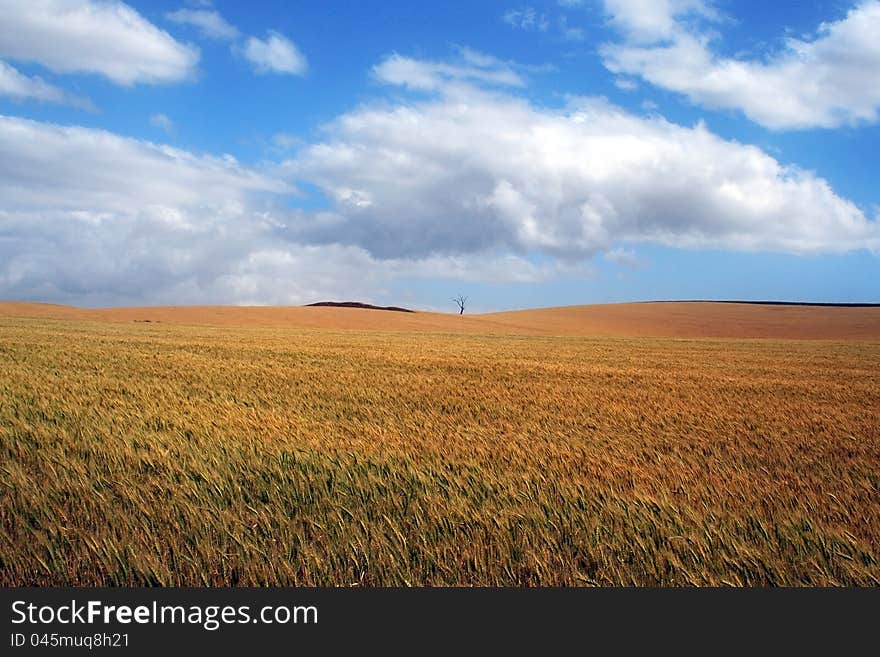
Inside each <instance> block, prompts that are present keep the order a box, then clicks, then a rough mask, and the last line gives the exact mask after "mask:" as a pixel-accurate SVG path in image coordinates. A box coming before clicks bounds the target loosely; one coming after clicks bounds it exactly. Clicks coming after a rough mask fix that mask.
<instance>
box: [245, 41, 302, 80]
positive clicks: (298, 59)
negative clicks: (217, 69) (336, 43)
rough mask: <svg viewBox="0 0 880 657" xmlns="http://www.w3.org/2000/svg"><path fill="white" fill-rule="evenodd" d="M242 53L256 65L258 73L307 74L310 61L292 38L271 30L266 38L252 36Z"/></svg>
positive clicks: (255, 68)
mask: <svg viewBox="0 0 880 657" xmlns="http://www.w3.org/2000/svg"><path fill="white" fill-rule="evenodd" d="M241 53H242V55H243V56H244V58H245V59H247V60H248V61H249V62H250V63H251V64H253V66H254V70H255V71H256V72H257V73H288V74H291V75H305V73H306V71H307V70H308V67H309V66H308V62H307V61H306V58H305V55H303V54H302V53H301V52H300V51H299V49H298V48H297V47H296V44H294V43H293V42H292V41H291V40H290V39H288V38H287V37H285V36H284V35H282V34H279V33H278V32H274V31H271V30H270V31H269V34H268V35H267V36H266V39H258V38H257V37H250V38H248V40H247V41H246V42H245V43H244V46H242V48H241Z"/></svg>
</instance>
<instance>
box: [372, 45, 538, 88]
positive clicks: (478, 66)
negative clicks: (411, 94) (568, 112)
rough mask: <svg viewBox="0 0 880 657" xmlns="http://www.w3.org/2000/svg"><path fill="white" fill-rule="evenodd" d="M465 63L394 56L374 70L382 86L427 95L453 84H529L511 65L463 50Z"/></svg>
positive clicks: (517, 85)
mask: <svg viewBox="0 0 880 657" xmlns="http://www.w3.org/2000/svg"><path fill="white" fill-rule="evenodd" d="M461 60H462V61H461V63H458V64H448V63H445V62H431V61H425V60H419V59H413V58H411V57H403V56H401V55H398V54H394V55H391V56H390V57H386V58H385V59H384V60H382V61H381V62H380V63H379V64H377V65H376V66H374V67H373V75H374V76H375V77H376V79H378V80H379V81H380V82H385V83H388V84H394V85H401V86H406V87H409V88H411V89H419V90H423V91H436V90H438V89H440V88H442V87H447V86H448V85H449V84H450V83H453V82H479V83H482V84H490V85H502V86H513V87H522V86H525V80H523V78H522V77H521V76H520V75H519V74H518V73H517V72H516V71H514V70H513V68H512V67H511V66H510V65H508V64H506V63H504V62H501V61H500V60H498V59H496V58H494V57H490V56H487V55H484V54H482V53H479V52H477V51H475V50H470V49H462V50H461Z"/></svg>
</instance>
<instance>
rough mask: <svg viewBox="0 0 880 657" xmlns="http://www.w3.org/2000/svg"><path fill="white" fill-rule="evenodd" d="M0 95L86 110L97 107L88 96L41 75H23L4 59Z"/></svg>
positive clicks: (1, 69)
mask: <svg viewBox="0 0 880 657" xmlns="http://www.w3.org/2000/svg"><path fill="white" fill-rule="evenodd" d="M0 96H6V97H7V98H12V99H13V100H37V101H42V102H46V103H57V104H59V105H69V106H71V107H78V108H79V109H85V110H94V109H95V106H94V105H93V104H92V102H91V101H90V100H89V99H88V98H83V97H82V96H76V95H73V94H69V93H67V92H66V91H64V90H63V89H61V88H59V87H56V86H55V85H52V84H49V83H48V82H44V81H43V79H42V78H40V77H39V76H34V77H28V76H26V75H23V74H21V73H19V72H18V71H17V70H16V69H15V68H14V67H12V66H10V65H9V64H7V63H6V62H3V61H0Z"/></svg>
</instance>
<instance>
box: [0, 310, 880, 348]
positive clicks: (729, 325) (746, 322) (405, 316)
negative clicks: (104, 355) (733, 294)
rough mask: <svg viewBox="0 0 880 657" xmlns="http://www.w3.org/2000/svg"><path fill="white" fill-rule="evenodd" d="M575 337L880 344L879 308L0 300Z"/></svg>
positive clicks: (68, 314) (94, 316) (102, 316)
mask: <svg viewBox="0 0 880 657" xmlns="http://www.w3.org/2000/svg"><path fill="white" fill-rule="evenodd" d="M2 316H16V317H35V318H44V319H59V320H62V319H70V320H89V321H111V322H146V321H149V322H159V323H169V324H191V325H203V326H237V327H244V328H294V329H328V330H359V331H400V332H428V333H463V334H476V335H479V334H496V335H497V334H505V335H548V336H550V335H559V336H576V337H592V336H596V337H603V336H604V337H619V338H637V337H656V338H736V339H740V338H745V339H750V338H765V339H773V340H787V339H796V340H871V341H880V307H876V306H875V307H838V306H812V305H810V306H805V305H779V304H767V303H763V304H755V303H717V302H694V301H680V302H662V303H657V302H644V303H618V304H605V305H592V306H566V307H559V308H539V309H534V310H515V311H508V312H500V313H487V314H480V315H478V314H468V313H465V314H464V315H458V314H452V313H433V312H375V311H374V310H372V309H364V308H362V307H350V306H348V307H338V306H337V307H334V306H326V305H323V306H274V307H273V306H162V307H151V308H101V309H82V308H74V307H71V306H55V305H49V304H36V303H22V302H5V303H4V302H0V317H2Z"/></svg>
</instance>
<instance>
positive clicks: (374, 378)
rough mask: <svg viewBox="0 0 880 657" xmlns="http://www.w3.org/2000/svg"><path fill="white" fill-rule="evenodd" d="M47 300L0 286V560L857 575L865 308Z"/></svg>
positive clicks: (441, 572)
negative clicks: (26, 299)
mask: <svg viewBox="0 0 880 657" xmlns="http://www.w3.org/2000/svg"><path fill="white" fill-rule="evenodd" d="M315 310H321V311H333V310H341V309H315ZM673 310H675V309H673ZM53 312H54V315H55V316H53V313H52V312H49V313H44V314H43V316H34V314H35V313H34V312H33V311H27V312H13V311H8V312H7V313H5V314H3V313H0V524H2V532H0V584H2V585H4V586H23V585H195V586H200V585H209V586H210V585H322V586H324V585H327V586H377V585H390V586H398V585H402V586H406V585H414V586H419V585H478V586H482V585H512V586H539V585H540V586H557V585H576V586H578V585H663V586H666V585H732V586H754V585H832V586H837V585H867V586H876V585H878V584H880V564H878V558H880V417H878V409H880V340H878V339H876V338H874V339H871V337H870V336H871V333H870V331H871V330H875V329H876V326H877V323H876V317H877V315H876V314H864V313H863V314H862V315H860V316H859V317H860V319H858V318H857V319H856V320H852V321H851V323H852V322H855V324H856V325H857V326H860V327H862V328H861V329H859V330H861V331H862V333H858V332H857V337H860V339H843V338H841V337H840V336H835V335H831V337H832V338H834V339H830V340H820V341H809V340H788V339H786V340H783V339H777V338H774V339H743V338H736V339H734V338H723V339H722V338H706V337H702V338H693V337H689V338H688V339H682V338H681V337H678V338H671V337H666V338H664V337H621V336H620V335H616V336H607V335H606V336H601V335H600V336H593V337H588V336H583V335H541V334H539V329H540V322H539V321H538V320H535V319H534V318H533V319H531V320H529V319H528V317H526V318H525V320H524V319H523V317H520V318H519V319H517V320H516V321H518V322H520V324H522V322H523V321H526V320H527V321H526V323H528V321H531V322H532V324H531V325H532V326H533V327H534V326H538V328H537V329H534V330H533V331H531V332H529V331H526V330H525V329H523V331H522V332H521V333H520V334H516V330H517V329H516V326H517V324H516V322H515V321H513V320H512V319H510V318H509V317H508V318H507V319H504V318H501V319H498V318H497V317H496V318H495V319H493V317H492V316H480V317H474V318H472V320H471V321H473V322H475V323H477V324H479V322H480V321H483V322H490V323H491V322H495V323H496V326H497V324H498V322H501V323H502V324H504V322H506V324H504V325H505V326H507V327H508V329H509V330H495V331H490V330H486V331H483V332H479V331H477V329H479V328H480V327H479V326H478V327H477V329H471V330H470V331H466V330H463V329H462V330H460V331H457V332H453V331H451V330H438V327H437V325H436V323H434V324H432V323H431V322H428V321H427V320H421V319H416V320H413V319H412V317H402V318H394V317H390V316H391V315H393V314H392V313H387V314H385V315H382V317H381V318H380V320H381V321H382V322H394V321H410V322H412V321H425V322H426V326H423V327H421V328H420V329H419V330H413V329H412V326H409V327H407V326H403V327H400V326H398V327H396V330H382V329H381V327H379V328H377V327H373V328H371V329H370V330H335V329H334V328H332V323H331V324H330V325H329V326H323V327H321V328H315V327H311V328H310V327H291V326H265V325H262V326H261V325H260V323H259V322H254V323H253V324H252V325H251V326H231V325H219V324H222V323H218V322H214V323H213V324H215V325H210V324H212V322H203V323H201V325H188V324H187V323H186V322H178V323H169V322H168V321H164V320H159V321H158V323H157V320H156V319H155V317H154V319H153V320H152V321H151V322H149V323H147V322H145V321H132V318H131V317H132V316H128V317H120V316H119V315H117V316H115V317H110V318H106V317H105V318H103V319H102V318H100V317H96V316H94V315H92V316H88V315H76V313H72V314H71V315H69V316H67V317H58V313H59V312H61V311H58V310H56V311H53ZM84 312H85V311H84ZM352 312H354V313H358V312H359V313H373V317H376V316H377V315H376V312H377V311H357V310H355V311H352ZM557 312H563V313H564V312H569V313H570V312H571V311H570V310H569V311H565V310H559V311H557ZM639 312H644V311H639ZM676 312H682V310H681V308H679V309H678V310H676ZM723 312H728V309H723ZM749 312H751V310H749ZM138 313H140V315H138ZM138 313H135V317H138V316H139V317H141V318H143V312H142V311H138ZM323 314H325V315H326V314H327V313H326V312H325V313H323ZM820 314H821V313H820ZM22 315H30V316H22ZM313 316H314V315H313ZM328 316H332V314H331V315H328ZM337 316H338V317H342V318H345V317H350V316H352V315H351V313H341V314H339V315H337ZM413 317H418V315H414V316H413ZM865 317H867V319H865ZM166 319H167V317H166ZM545 319H546V318H545ZM108 320H113V321H108ZM380 320H376V321H380ZM363 321H367V320H363ZM370 321H373V320H370ZM432 321H434V320H432ZM436 321H440V320H436ZM443 321H446V320H443ZM450 321H451V320H450ZM547 321H550V320H547ZM689 321H690V322H691V323H690V324H689V325H693V324H694V321H695V320H694V318H693V313H691V320H689ZM774 321H775V320H774ZM780 321H781V322H782V324H780V323H779V322H780ZM786 321H787V320H786ZM822 321H825V320H822ZM847 321H850V320H847ZM697 323H698V322H697ZM728 323H729V322H728ZM769 323H770V324H773V322H772V321H771V322H769ZM784 324H785V321H782V320H779V321H776V324H775V325H776V326H777V327H778V326H780V325H784ZM343 325H346V326H347V324H346V322H345V321H343V320H339V321H338V323H337V326H343ZM458 326H459V328H461V325H458ZM481 326H482V327H483V328H485V327H486V326H487V324H485V323H484V324H483V325H481ZM510 326H513V327H514V328H512V329H510V328H509V327H510ZM865 326H867V327H868V329H865ZM385 328H386V329H387V326H386V327H385ZM439 328H440V329H443V325H441V326H440V327H439ZM541 330H543V329H541ZM552 330H553V324H552V321H551V322H550V328H549V329H548V330H545V331H544V332H545V333H550V332H552ZM559 330H560V332H563V333H564V332H566V331H563V330H562V329H559ZM847 331H849V333H848V335H850V336H851V335H852V329H847ZM866 331H867V333H865V332H866ZM573 332H574V331H568V333H573ZM636 332H638V331H636ZM771 335H773V333H772V332H771ZM865 335H867V336H868V337H867V338H865V337H864V336H865Z"/></svg>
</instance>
